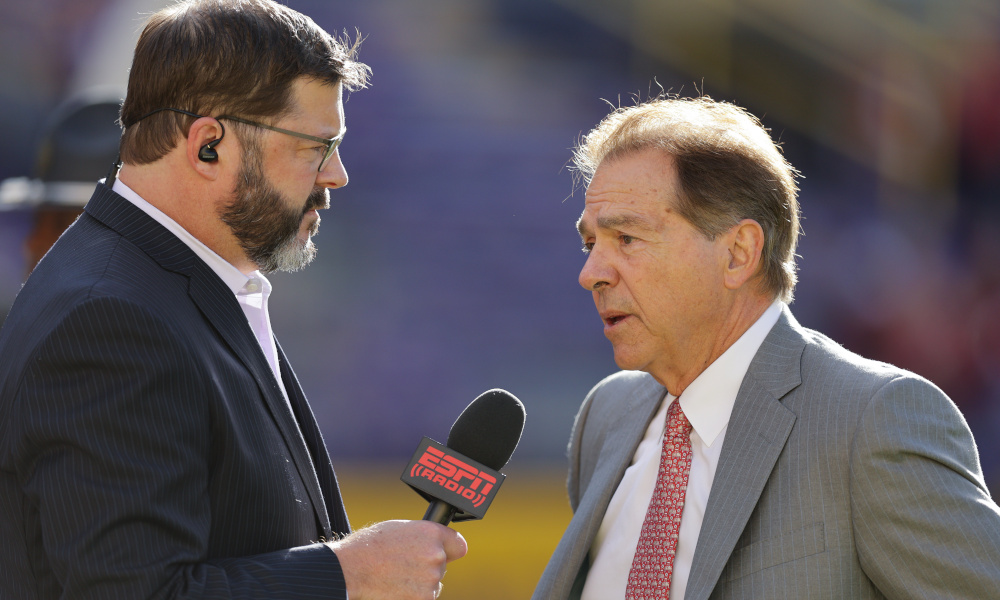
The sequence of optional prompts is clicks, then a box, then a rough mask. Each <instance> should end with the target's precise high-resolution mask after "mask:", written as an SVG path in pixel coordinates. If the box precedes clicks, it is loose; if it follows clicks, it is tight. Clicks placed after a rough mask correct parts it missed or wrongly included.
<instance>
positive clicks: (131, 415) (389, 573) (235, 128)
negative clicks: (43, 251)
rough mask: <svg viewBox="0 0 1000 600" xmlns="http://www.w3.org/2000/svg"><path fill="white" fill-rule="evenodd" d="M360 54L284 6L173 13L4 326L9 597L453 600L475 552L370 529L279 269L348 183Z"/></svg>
mask: <svg viewBox="0 0 1000 600" xmlns="http://www.w3.org/2000/svg"><path fill="white" fill-rule="evenodd" d="M356 47H357V44H353V45H351V44H349V43H346V41H345V40H337V39H334V38H332V37H331V36H330V35H329V34H327V33H326V32H324V31H323V30H322V29H320V28H319V27H318V26H316V24H315V23H313V22H312V21H311V20H310V19H308V18H307V17H304V16H303V15H301V14H299V13H297V12H295V11H292V10H290V9H288V8H286V7H284V6H281V5H278V4H275V3H273V2H271V1H270V0H189V1H188V2H184V3H181V4H177V5H175V6H172V7H171V8H168V9H165V10H164V11H161V12H160V13H157V14H155V15H153V17H152V18H151V19H150V21H149V22H148V24H147V25H146V27H145V29H144V31H143V33H142V35H141V37H140V39H139V42H138V44H137V46H136V51H135V56H134V60H133V65H132V69H131V71H130V75H129V84H128V92H127V97H126V99H125V101H124V103H123V105H122V109H121V119H120V120H121V124H122V125H123V127H124V133H123V135H122V141H121V160H120V162H118V164H116V165H115V168H113V169H112V172H111V173H110V174H109V176H108V178H107V179H106V180H105V181H103V182H101V183H99V184H98V185H97V189H96V190H95V192H94V195H93V197H92V198H91V200H90V202H89V203H88V204H87V207H86V209H85V212H84V214H83V215H82V216H81V217H80V218H79V220H78V221H77V222H76V223H75V224H74V225H73V226H71V227H70V228H69V229H68V230H67V232H66V233H65V234H64V235H63V236H62V238H61V239H60V240H59V241H58V242H57V243H56V244H55V246H54V247H53V249H52V250H51V251H50V252H49V253H48V255H47V256H46V257H45V258H44V259H43V260H42V261H41V263H40V264H39V265H38V267H37V268H36V269H35V271H34V272H33V274H32V275H31V277H30V278H29V279H28V281H27V283H26V284H25V286H24V288H23V289H22V291H21V293H20V294H19V295H18V297H17V299H16V301H15V303H14V306H13V308H12V309H11V312H10V314H9V316H8V318H7V321H6V322H5V324H4V328H3V331H2V332H0V538H2V539H3V540H4V542H3V544H0V597H3V598H19V599H22V598H23V599H48V598H102V599H119V598H120V599H133V598H296V599H302V598H347V597H350V599H351V600H364V599H368V598H433V597H436V596H437V594H438V593H439V591H440V580H441V577H442V576H443V574H444V568H445V565H446V563H447V562H448V561H450V560H453V559H456V558H459V557H460V556H462V555H463V554H464V553H465V551H466V546H465V541H464V540H463V539H462V537H461V536H460V535H459V534H457V533H455V532H454V531H452V530H450V529H448V528H447V527H443V526H441V525H438V524H436V523H430V522H422V521H391V522H385V523H378V524H375V525H373V526H370V527H368V528H365V529H362V530H360V531H357V532H353V533H351V530H350V525H349V523H348V520H347V514H346V512H345V510H344V506H343V503H342V501H341V497H340V492H339V489H338V487H337V480H336V476H335V474H334V471H333V467H332V464H331V461H330V458H329V455H328V454H327V451H326V446H325V444H324V442H323V438H322V435H321V433H320V431H319V428H318V426H317V424H316V421H315V419H314V418H313V415H312V412H311V410H310V408H309V405H308V403H307V402H306V399H305V396H304V394H303V391H302V389H301V388H300V387H299V384H298V382H297V380H296V377H295V374H294V372H293V371H292V369H291V367H290V366H289V364H288V362H287V360H286V359H285V356H284V354H283V352H282V350H281V348H280V346H279V345H278V344H277V341H276V340H275V339H274V337H273V335H272V333H271V328H270V323H269V319H268V313H267V297H268V293H269V291H270V284H269V283H268V281H267V279H266V278H265V273H267V272H270V271H274V270H278V269H281V270H288V271H294V270H298V269H300V268H302V267H304V266H305V265H306V264H307V263H309V261H310V260H312V258H313V256H314V255H315V252H316V250H315V247H314V245H313V242H312V241H311V239H310V238H311V236H312V235H313V234H315V233H316V231H317V228H318V225H319V215H318V214H317V212H316V211H317V210H318V209H322V208H326V207H327V206H328V196H327V191H328V190H329V189H330V188H339V187H342V186H344V185H346V184H347V173H346V171H345V169H344V165H343V163H342V162H341V160H340V155H339V151H338V146H339V144H340V141H341V140H342V139H343V136H344V132H345V120H344V110H343V99H342V96H343V90H344V88H347V89H348V90H353V89H359V88H361V87H364V86H365V85H366V83H367V77H368V68H367V67H366V66H365V65H363V64H361V63H358V62H357V61H356V60H355V50H356Z"/></svg>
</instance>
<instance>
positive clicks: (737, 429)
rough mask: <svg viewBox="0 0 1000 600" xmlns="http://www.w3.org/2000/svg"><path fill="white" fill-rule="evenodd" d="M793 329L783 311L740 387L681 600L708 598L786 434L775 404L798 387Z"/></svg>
mask: <svg viewBox="0 0 1000 600" xmlns="http://www.w3.org/2000/svg"><path fill="white" fill-rule="evenodd" d="M797 327H798V324H797V323H795V320H794V318H793V317H792V316H791V314H790V313H789V312H788V309H787V308H785V309H783V311H782V314H781V316H780V317H779V319H778V322H777V323H776V324H775V326H774V328H773V329H772V330H771V332H770V333H769V334H768V336H767V338H766V339H765V340H764V343H763V344H761V347H760V349H759V350H758V351H757V355H756V356H755V357H754V359H753V361H752V362H751V363H750V368H749V369H748V371H747V375H746V377H745V378H744V379H743V384H742V385H741V386H740V391H739V394H738V395H737V397H736V404H735V405H734V406H733V414H732V417H731V418H730V420H729V427H728V429H727V430H726V439H725V443H724V444H723V446H722V455H721V456H720V458H719V466H718V469H717V470H716V472H715V480H714V481H713V483H712V493H711V495H710V496H709V499H708V506H707V507H706V509H705V519H704V521H703V523H702V527H701V533H700V534H699V537H698V546H697V548H696V549H695V554H694V559H693V563H692V565H691V574H690V576H689V579H688V587H687V592H686V593H685V598H686V599H687V600H702V599H705V598H708V597H709V595H710V594H711V593H712V590H713V589H714V588H715V586H716V583H717V582H718V580H719V576H720V575H721V573H722V570H723V568H724V567H725V566H726V563H727V562H728V561H729V557H730V556H731V555H732V553H733V550H734V549H735V547H736V542H737V541H738V540H739V538H740V535H741V534H742V533H743V530H744V529H745V528H746V525H747V522H748V521H749V520H750V516H751V514H752V513H753V510H754V507H755V506H756V505H757V501H758V499H759V498H760V495H761V492H762V491H763V490H764V486H765V484H766V483H767V480H768V478H769V477H770V475H771V471H772V470H773V468H774V465H775V463H776V462H777V460H778V457H779V455H780V454H781V451H782V449H783V448H784V446H785V442H786V440H787V439H788V435H789V434H790V433H791V431H792V426H793V425H794V423H795V414H794V413H792V412H791V411H790V410H788V409H787V408H785V407H784V406H782V404H781V402H780V399H781V398H782V397H783V396H784V395H785V394H787V393H788V392H789V391H791V390H792V389H794V388H795V387H796V386H798V385H799V384H800V383H801V382H802V377H801V366H800V362H801V357H802V351H803V349H804V348H805V341H804V340H803V339H802V336H801V335H800V334H799V333H798V332H796V331H795V328H797Z"/></svg>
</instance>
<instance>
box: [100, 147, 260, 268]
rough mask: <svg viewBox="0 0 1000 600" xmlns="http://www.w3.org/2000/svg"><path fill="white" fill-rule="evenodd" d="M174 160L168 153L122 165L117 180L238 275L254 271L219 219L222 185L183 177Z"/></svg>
mask: <svg viewBox="0 0 1000 600" xmlns="http://www.w3.org/2000/svg"><path fill="white" fill-rule="evenodd" d="M175 158H176V157H174V156H173V153H171V154H168V155H167V156H165V157H163V158H161V159H160V160H158V161H156V162H154V163H150V164H146V165H130V164H126V165H124V166H123V167H122V168H121V171H120V172H119V173H118V179H119V180H121V182H122V183H124V184H125V185H127V186H128V187H129V188H131V189H132V190H133V191H134V192H135V193H136V194H138V195H139V196H140V197H142V199H143V200H145V201H146V202H149V203H150V204H152V205H153V206H155V207H156V208H157V209H158V210H160V211H161V212H163V214H165V215H167V216H168V217H170V218H171V219H173V220H174V221H175V222H176V223H177V224H178V225H180V226H181V227H183V228H184V229H185V230H186V231H187V232H188V233H190V234H191V235H193V236H194V237H196V238H198V240H199V241H200V242H202V243H203V244H205V245H206V246H208V247H209V248H211V249H212V251H213V252H215V253H216V254H218V255H219V256H221V257H222V258H223V259H224V260H225V261H226V262H228V263H229V264H231V265H233V266H234V267H236V268H237V269H239V270H240V272H242V273H244V274H250V273H252V272H253V271H255V270H256V269H257V265H255V264H254V263H253V262H251V261H250V260H249V259H248V258H247V256H246V253H244V252H243V248H242V247H241V246H240V245H239V241H238V240H237V239H236V237H235V236H234V235H233V234H232V231H231V230H230V229H229V226H228V225H227V224H226V223H224V222H223V221H222V219H221V218H220V216H219V215H220V212H221V208H222V207H223V206H224V205H225V203H226V202H227V200H228V196H227V192H226V191H225V190H226V189H227V188H226V187H225V185H224V183H223V182H219V181H211V182H206V181H204V179H203V178H201V177H190V176H185V175H186V173H185V172H184V171H183V170H182V169H177V168H176V166H175V165H173V164H172V163H173V162H175V161H174V160H173V159H175ZM228 189H230V190H231V189H232V188H231V187H229V188H228Z"/></svg>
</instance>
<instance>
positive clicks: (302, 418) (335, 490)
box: [274, 340, 351, 539]
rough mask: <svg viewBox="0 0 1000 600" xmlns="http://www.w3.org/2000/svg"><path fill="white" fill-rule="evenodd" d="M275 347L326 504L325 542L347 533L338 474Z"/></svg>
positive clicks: (322, 513)
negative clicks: (336, 535)
mask: <svg viewBox="0 0 1000 600" xmlns="http://www.w3.org/2000/svg"><path fill="white" fill-rule="evenodd" d="M274 345H275V347H276V348H277V349H278V364H279V365H280V367H281V379H282V381H283V383H284V386H285V391H286V392H287V394H288V400H289V402H290V403H291V405H292V410H293V411H294V412H295V420H296V421H297V422H298V423H299V429H300V430H301V432H302V437H303V438H304V439H305V442H306V445H307V446H308V448H309V453H310V455H311V456H312V459H313V460H312V464H313V467H314V469H315V473H316V477H317V478H318V479H319V482H320V492H321V493H322V494H323V496H324V497H325V499H326V503H325V505H321V506H320V507H319V508H318V509H317V512H319V513H320V517H321V519H322V518H323V517H325V519H322V521H323V522H322V523H321V525H322V527H321V530H322V531H324V532H325V533H324V535H326V537H327V538H328V539H332V538H333V536H334V534H347V533H350V531H351V525H350V522H349V521H348V519H347V512H346V510H345V509H344V502H343V500H342V499H341V497H340V486H339V484H338V483H337V475H336V473H335V472H334V470H333V465H332V464H331V463H330V453H329V452H328V451H327V449H326V442H324V441H323V433H322V432H321V431H320V429H319V424H318V423H316V417H315V415H313V412H312V409H311V408H310V407H309V403H308V402H307V401H306V397H305V394H304V393H303V392H302V386H300V385H299V380H298V378H297V377H296V376H295V372H294V371H292V366H291V364H289V362H288V359H287V358H285V353H284V351H283V350H282V349H281V346H280V345H279V344H278V340H274ZM331 527H332V530H331Z"/></svg>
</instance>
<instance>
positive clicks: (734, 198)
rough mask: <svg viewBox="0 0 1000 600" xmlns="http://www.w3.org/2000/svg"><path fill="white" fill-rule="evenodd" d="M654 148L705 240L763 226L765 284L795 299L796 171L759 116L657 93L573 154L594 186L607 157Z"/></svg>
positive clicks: (613, 117) (621, 111)
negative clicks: (750, 223) (665, 158)
mask: <svg viewBox="0 0 1000 600" xmlns="http://www.w3.org/2000/svg"><path fill="white" fill-rule="evenodd" d="M650 148H658V149H661V150H663V151H664V152H666V153H667V154H669V155H670V156H672V157H673V159H674V162H675V164H676V166H677V177H678V180H679V181H680V185H681V190H682V192H681V194H680V199H679V206H678V207H677V208H678V212H679V214H680V215H681V216H683V217H684V218H685V219H687V221H688V222H689V223H691V225H693V226H694V227H696V228H697V229H698V230H700V231H701V232H702V233H703V234H704V235H705V237H707V238H708V239H714V238H715V237H716V236H717V235H719V234H721V233H723V232H725V231H727V230H729V229H730V228H731V227H733V226H734V225H736V224H737V223H738V222H739V221H740V220H742V219H753V220H754V221H756V222H757V223H759V224H760V226H761V228H762V229H763V230H764V249H763V252H762V257H761V260H762V267H761V273H760V276H761V286H762V288H763V289H764V290H765V291H766V292H767V293H769V294H771V295H772V297H774V298H779V299H781V300H783V301H785V302H790V301H791V300H792V294H793V291H794V289H795V282H796V273H795V247H796V245H797V244H798V236H799V233H800V229H799V204H798V199H797V197H796V196H797V194H798V186H797V185H796V183H795V179H796V177H797V176H798V175H799V173H798V171H796V170H795V168H794V167H792V166H791V165H790V164H789V163H788V161H787V160H785V158H784V156H783V155H782V154H781V152H780V150H779V148H778V146H777V145H776V144H775V143H774V142H773V141H772V140H771V137H770V135H768V132H767V130H766V129H764V127H763V126H762V125H761V123H760V121H759V120H757V118H756V117H754V116H753V115H751V114H750V113H748V112H747V111H746V110H744V109H742V108H740V107H738V106H735V105H733V104H729V103H727V102H716V101H715V100H712V99H711V98H709V97H707V96H702V97H699V98H692V99H682V98H676V97H669V96H660V97H658V98H655V99H653V100H650V101H648V102H643V103H640V104H637V105H636V106H631V107H627V108H618V109H617V110H615V111H614V112H612V113H611V114H610V115H608V116H607V117H605V118H604V119H603V120H602V121H601V122H600V123H599V124H598V125H597V127H595V128H594V129H593V130H591V131H590V132H589V133H588V134H587V135H586V136H584V137H583V139H582V140H581V142H580V143H579V144H578V146H577V147H576V149H575V150H574V153H573V162H574V166H575V168H576V170H577V171H578V172H579V173H580V174H581V175H582V176H583V179H584V180H585V182H586V183H587V184H588V185H589V183H590V180H591V179H592V178H593V176H594V173H595V171H597V168H598V167H599V166H600V165H601V163H602V162H604V161H606V160H614V159H617V158H622V157H625V156H629V155H632V154H635V153H637V152H640V151H643V150H647V149H650Z"/></svg>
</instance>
